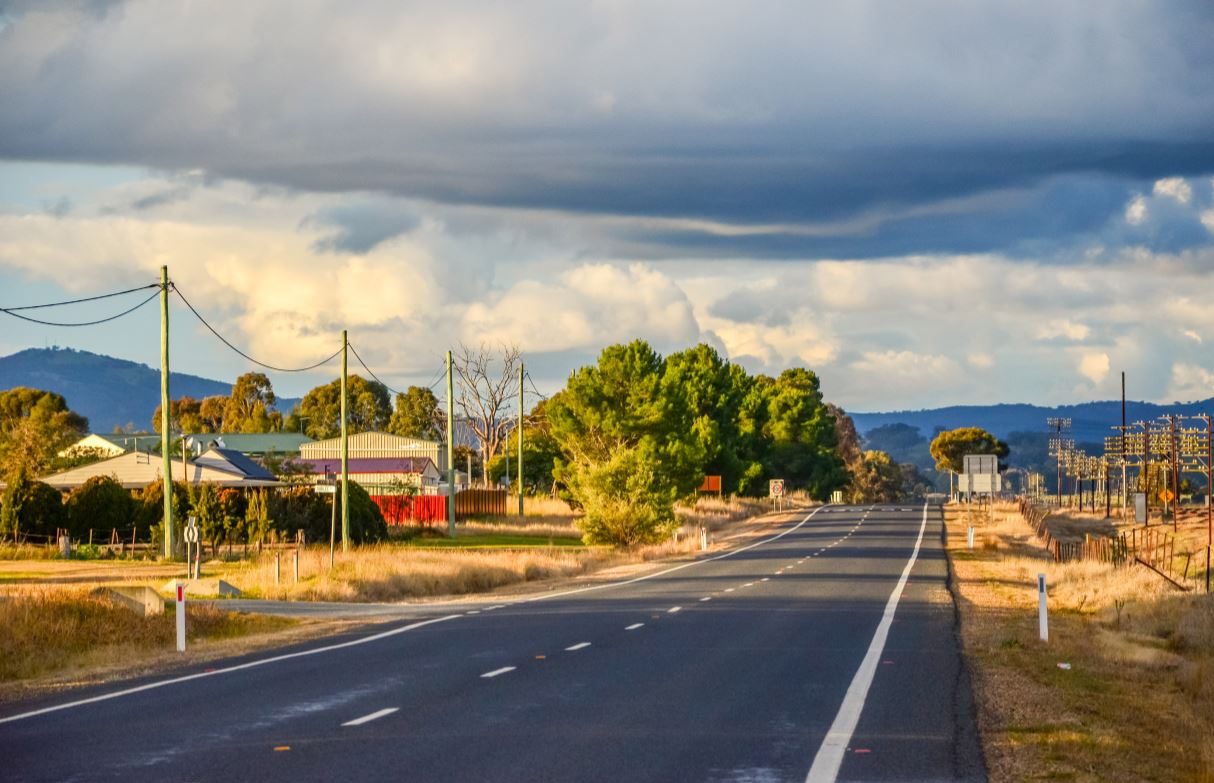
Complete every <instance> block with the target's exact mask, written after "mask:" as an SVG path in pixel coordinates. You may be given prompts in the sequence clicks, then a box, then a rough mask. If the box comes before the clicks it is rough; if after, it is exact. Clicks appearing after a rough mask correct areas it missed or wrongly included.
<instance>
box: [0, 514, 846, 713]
mask: <svg viewBox="0 0 1214 783" xmlns="http://www.w3.org/2000/svg"><path fill="white" fill-rule="evenodd" d="M828 506H829V504H827V505H823V506H818V507H817V508H815V509H814V510H813V511H811V512H809V513H808V514H807V515H806V516H805V518H804V519H802V520H801V521H800V522H798V523H797V524H795V525H793V526H792V527H790V528H788V529H787V530H783V531H781V532H779V533H777V534H776V535H774V536H772V537H771V538H765V539H763V540H762V541H756V542H755V543H753V544H750V545H749V546H744V547H741V548H739V549H732V550H730V551H728V552H724V553H722V554H719V555H715V556H713V557H709V558H705V559H703V560H693V561H692V562H690V563H684V564H682V565H677V566H674V567H673V568H667V569H666V570H664V571H655V572H654V573H652V574H645V575H644V576H638V577H634V578H632V579H626V580H624V581H622V582H607V583H605V584H601V585H590V586H588V587H579V588H577V589H575V590H565V591H563V592H560V593H545V594H544V595H538V596H534V597H532V598H524V599H520V600H518V601H512V602H510V603H509V604H506V606H514V605H515V604H527V603H532V602H534V601H547V600H550V599H552V598H560V597H562V596H566V595H575V594H577V593H586V592H590V591H591V590H604V589H606V588H608V587H623V586H624V585H631V584H636V583H637V582H644V581H646V580H648V579H654V578H656V577H659V576H665V575H666V574H672V573H674V572H675V571H682V570H683V569H684V568H691V567H692V566H697V565H703V564H704V563H711V562H713V561H715V560H724V559H725V558H727V557H733V556H734V555H738V554H741V553H742V552H747V551H749V550H751V549H754V548H755V547H759V546H763V545H764V544H770V543H771V542H772V541H777V540H779V539H781V538H783V537H784V536H786V535H788V534H789V533H792V532H794V531H796V530H800V529H801V527H802V526H804V525H805V523H806V522H808V521H809V520H811V519H813V518H814V516H815V515H816V514H817V513H818V512H819V511H821V510H822V509H824V508H827V507H828ZM463 616H464V615H458V614H451V615H446V616H444V617H436V618H434V619H432V620H422V621H421V622H417V623H410V624H409V625H404V626H401V627H400V628H393V629H392V630H390V631H384V632H383V633H378V634H375V635H373V636H367V637H365V638H362V639H352V640H351V641H348V642H342V643H340V644H331V645H327V646H325V647H317V648H315V649H312V650H301V651H300V652H296V653H288V654H287V655H276V656H273V657H271V658H262V659H261V660H257V661H249V662H248V663H242V664H239V665H237V666H227V667H225V668H222V669H215V670H214V671H209V672H198V673H197V674H187V675H185V676H184V677H173V678H171V679H168V680H158V681H156V682H149V683H147V684H145V685H139V686H136V687H134V688H125V689H123V690H120V691H114V692H113V693H105V694H102V695H100V696H92V697H89V698H87V699H77V700H76V701H69V702H66V703H64V704H56V705H54V706H52V707H43V708H42V709H38V710H32V711H30V712H23V713H19V714H17V715H10V716H8V717H7V718H0V725H3V724H5V723H13V722H15V721H19V720H25V719H26V718H33V717H36V716H38V715H46V714H47V713H51V712H58V711H59V710H67V709H72V708H73V707H83V706H84V705H86V704H96V703H97V702H102V701H109V700H110V699H117V698H120V697H122V696H129V695H131V694H134V693H141V692H143V691H150V690H154V689H156V688H163V687H164V686H166V685H178V684H180V683H183V682H190V681H191V680H199V679H202V678H203V677H217V676H219V675H221V674H230V673H232V672H236V671H242V670H244V669H252V668H255V667H257V666H265V665H267V664H271V663H278V662H279V661H286V660H290V659H292V658H302V657H305V656H308V655H318V654H320V653H325V652H330V651H332V650H341V649H344V648H346V647H355V646H357V645H360V644H368V643H370V642H377V641H379V640H380V639H387V638H389V637H391V636H395V635H396V634H399V633H404V632H406V631H412V630H414V629H417V628H422V627H424V626H427V625H433V624H434V623H441V622H445V621H447V620H454V619H456V618H458V617H463Z"/></svg>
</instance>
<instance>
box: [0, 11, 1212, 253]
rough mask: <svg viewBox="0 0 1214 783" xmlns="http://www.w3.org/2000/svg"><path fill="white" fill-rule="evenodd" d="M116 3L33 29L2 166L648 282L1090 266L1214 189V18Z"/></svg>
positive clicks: (3, 85)
mask: <svg viewBox="0 0 1214 783" xmlns="http://www.w3.org/2000/svg"><path fill="white" fill-rule="evenodd" d="M115 6H117V4H116V3H101V4H84V3H76V4H60V3H56V4H37V3H21V4H18V5H10V6H9V7H8V10H7V16H6V18H7V20H8V23H7V26H6V27H5V29H4V30H3V35H2V37H0V103H2V104H3V105H4V107H5V111H4V112H3V113H2V114H0V157H3V158H7V159H10V160H59V161H69V160H70V161H86V162H93V163H99V164H114V163H123V164H130V165H140V166H149V167H153V168H156V169H161V170H171V171H182V170H192V169H201V170H204V171H206V172H207V173H208V174H210V175H212V176H217V177H227V178H235V179H241V180H244V181H248V182H251V183H256V184H259V185H263V184H269V185H274V186H279V187H285V188H288V189H291V190H296V191H301V192H316V193H338V192H340V193H368V192H373V193H388V194H392V195H395V196H399V197H403V198H407V199H416V200H421V201H426V202H437V203H444V204H461V205H477V206H482V207H488V208H496V209H503V210H516V211H544V210H548V211H557V212H561V213H564V214H567V215H576V216H591V217H609V218H625V219H632V220H634V221H635V222H633V223H631V224H629V225H627V226H623V227H621V228H619V229H617V230H616V231H613V232H612V239H613V241H614V242H615V244H614V246H613V252H614V253H616V254H617V255H619V256H626V257H629V258H633V259H636V258H659V257H663V256H664V255H668V254H670V253H671V252H676V253H677V254H678V255H681V256H682V257H696V258H705V257H722V256H729V255H731V256H732V257H735V258H737V257H762V258H767V257H771V258H789V259H798V260H799V259H804V258H876V257H900V256H907V255H915V254H944V253H953V254H956V253H970V254H978V253H986V252H1001V253H1007V254H1011V255H1017V256H1034V255H1035V256H1040V255H1042V254H1043V253H1045V252H1049V253H1052V254H1057V255H1062V256H1065V255H1067V254H1068V253H1069V252H1070V251H1071V250H1072V249H1073V241H1074V239H1075V237H1076V236H1079V235H1082V236H1084V237H1087V236H1089V235H1093V236H1096V235H1100V234H1102V233H1103V232H1105V231H1106V230H1108V229H1107V226H1106V224H1108V223H1109V222H1110V221H1111V220H1113V219H1114V218H1117V219H1118V222H1120V223H1124V222H1125V221H1124V219H1122V218H1123V213H1124V210H1125V205H1126V203H1127V201H1128V200H1129V198H1130V197H1131V194H1132V193H1134V192H1138V191H1143V190H1145V189H1147V188H1150V187H1151V183H1154V182H1156V181H1159V182H1169V181H1171V180H1170V179H1169V178H1174V177H1190V176H1199V175H1201V176H1204V175H1208V174H1209V172H1210V171H1212V170H1214V140H1212V139H1211V137H1210V134H1209V133H1208V129H1209V128H1210V127H1211V126H1214V62H1211V61H1210V60H1209V58H1206V57H1204V56H1203V55H1204V53H1205V51H1206V49H1207V47H1208V41H1209V40H1210V39H1211V37H1214V12H1212V11H1211V10H1210V6H1209V5H1208V3H1205V2H1203V0H1187V1H1186V0H1182V1H1181V2H1179V3H1178V4H1177V5H1176V7H1174V8H1172V9H1171V10H1170V12H1169V13H1166V14H1165V13H1158V12H1157V11H1156V10H1155V9H1152V8H1149V7H1147V6H1139V5H1124V4H1119V5H1109V6H1108V7H1103V8H1101V9H1100V10H1099V11H1095V12H1093V11H1092V10H1091V8H1090V7H1089V4H1086V3H1082V2H1064V3H1061V4H1059V3H1056V2H1046V1H1045V0H1038V1H1037V2H1025V3H1018V4H1016V5H1015V6H1014V7H1010V8H1002V9H998V10H992V9H990V8H989V7H985V6H981V5H971V4H966V3H959V2H950V1H949V0H933V2H928V3H927V4H915V5H913V6H899V7H898V8H896V9H891V8H889V7H888V5H887V4H881V3H873V2H859V1H858V2H852V3H844V4H834V5H831V6H829V7H821V6H809V5H806V6H802V5H798V4H784V5H780V6H776V7H772V8H768V9H765V11H764V13H762V14H756V13H755V12H754V10H753V8H751V7H750V6H749V5H747V4H744V3H733V2H728V3H720V4H716V5H714V7H713V8H712V9H711V10H705V9H704V8H703V6H702V4H701V3H694V2H691V1H690V0H683V1H682V2H672V3H667V4H663V6H662V8H660V9H656V10H655V9H653V8H646V7H642V6H638V5H634V4H627V3H625V4H607V5H599V4H586V5H583V4H575V5H570V4H568V3H563V2H557V0H548V1H547V2H536V3H529V4H526V5H525V6H524V7H521V8H515V7H511V8H505V7H500V6H497V5H494V4H489V3H481V4H478V3H474V2H467V3H465V2H457V3H447V4H440V5H438V6H436V5H435V4H433V3H422V2H420V1H414V2H397V1H396V0H372V2H367V3H360V4H359V7H358V8H357V9H350V8H348V7H347V5H346V4H341V3H337V2H336V0H316V2H315V3H312V4H310V5H309V7H308V11H307V12H306V13H300V12H298V8H297V4H296V3H289V2H287V0H267V2H261V3H253V4H249V3H245V4H239V3H233V4H222V5H220V6H214V5H211V4H202V5H198V6H190V7H187V8H184V9H182V8H175V7H169V6H168V5H166V4H160V3H126V4H122V5H121V7H115ZM81 9H86V10H83V11H82V10H81ZM288 18H289V19H290V20H291V21H290V23H289V24H284V23H283V22H282V20H283V19H288ZM688 19H694V20H695V24H694V25H689V24H688V21H687V20H688ZM941 19H948V20H949V24H941V23H940V21H939V20H941ZM957 30H964V31H965V35H958V34H957V32H956V31H957ZM1161 40H1164V41H1168V44H1169V45H1168V47H1167V50H1166V51H1161V50H1160V47H1159V46H1158V43H1157V42H1158V41H1161ZM974 63H981V64H982V67H977V68H976V67H974ZM826 73H829V74H831V78H830V79H823V78H819V77H820V75H821V74H826ZM1097 82H1099V83H1101V84H1102V85H1105V87H1104V88H1103V89H1100V90H1093V89H1091V84H1093V83H1097ZM996 96H997V97H996ZM63 106H72V107H73V111H72V112H70V113H68V114H65V113H64V111H63V108H62V107H63ZM1161 187H1164V188H1165V190H1166V188H1167V187H1169V186H1166V185H1165V186H1161ZM1161 193H1164V191H1161ZM1157 197H1158V198H1163V199H1169V200H1171V201H1173V202H1175V201H1176V199H1175V198H1174V197H1173V196H1171V195H1166V194H1164V195H1158V196H1157ZM1194 200H1196V198H1195V199H1194ZM1151 211H1152V212H1153V209H1152V210H1151ZM655 220H657V221H659V222H657V223H655V222H653V221H655ZM660 221H671V222H666V223H662V222H660ZM371 223H372V224H373V225H361V226H351V225H350V224H349V223H346V224H341V225H340V226H338V227H337V228H338V230H337V231H336V232H335V233H334V234H333V235H331V236H330V237H329V238H327V239H322V240H321V242H322V247H331V248H332V249H334V250H341V251H344V250H349V251H352V252H365V251H366V250H367V249H370V248H372V247H374V246H375V245H376V243H377V242H378V241H385V240H386V239H389V238H391V237H394V236H396V235H395V234H391V233H386V232H390V231H392V229H393V227H392V226H385V225H383V224H379V223H377V222H376V221H374V220H372V221H371ZM1198 225H1199V224H1198ZM1206 236H1207V237H1208V234H1207V235H1206ZM1143 241H1144V242H1146V243H1147V245H1148V246H1150V247H1152V248H1154V249H1165V248H1164V245H1154V244H1151V242H1153V241H1159V242H1161V243H1171V244H1167V246H1166V249H1169V250H1175V249H1178V248H1179V246H1180V244H1181V243H1189V244H1190V245H1191V244H1192V243H1193V242H1196V241H1198V240H1196V239H1195V238H1194V237H1193V235H1192V234H1189V233H1183V234H1179V235H1174V234H1173V233H1170V232H1167V231H1165V232H1162V233H1161V234H1160V235H1159V236H1158V238H1157V239H1154V238H1152V236H1147V237H1145V238H1143ZM1203 241H1208V238H1207V240H1203ZM325 242H328V243H330V244H328V245H326V244H324V243H325ZM1043 248H1044V250H1043Z"/></svg>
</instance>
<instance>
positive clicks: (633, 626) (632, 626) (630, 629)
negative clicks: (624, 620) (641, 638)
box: [624, 623, 645, 631]
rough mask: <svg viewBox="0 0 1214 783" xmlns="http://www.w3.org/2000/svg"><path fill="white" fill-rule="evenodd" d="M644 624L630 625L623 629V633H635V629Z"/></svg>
mask: <svg viewBox="0 0 1214 783" xmlns="http://www.w3.org/2000/svg"><path fill="white" fill-rule="evenodd" d="M644 624H645V623H633V624H632V625H629V626H627V627H625V628H624V630H625V631H635V630H636V629H638V628H640V627H641V626H642V625H644Z"/></svg>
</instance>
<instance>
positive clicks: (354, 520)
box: [269, 481, 388, 544]
mask: <svg viewBox="0 0 1214 783" xmlns="http://www.w3.org/2000/svg"><path fill="white" fill-rule="evenodd" d="M330 498H331V499H333V500H335V501H336V502H337V503H341V495H340V494H338V495H330V496H327V497H326V496H324V495H318V494H316V493H315V492H313V491H312V489H311V488H305V487H298V488H293V489H288V490H280V491H278V492H276V493H274V494H273V495H272V496H271V499H270V503H269V516H270V519H271V520H272V522H273V527H274V529H275V530H278V531H280V532H281V533H282V534H284V535H286V536H292V535H294V534H295V531H296V530H303V531H304V535H305V536H307V538H308V540H309V541H328V540H329V528H330V525H331V524H332V516H331V515H332V513H333V510H332V507H331V506H330V505H329V503H330ZM340 517H341V511H340V506H339V508H338V519H337V538H338V540H340V539H341V518H340ZM387 537H388V523H387V522H386V521H384V515H383V513H382V512H381V511H380V510H379V506H377V505H376V504H375V501H373V500H371V496H370V495H368V494H367V491H366V490H365V489H363V488H362V487H361V486H359V484H358V483H357V482H355V481H351V482H350V540H351V541H352V542H354V543H355V544H370V543H374V542H376V541H383V540H384V539H386V538H387Z"/></svg>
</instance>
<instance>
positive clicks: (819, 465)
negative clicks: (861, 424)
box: [741, 367, 848, 499]
mask: <svg viewBox="0 0 1214 783" xmlns="http://www.w3.org/2000/svg"><path fill="white" fill-rule="evenodd" d="M741 420H742V427H741V429H742V432H743V435H744V438H745V440H746V442H747V453H748V456H750V458H751V471H750V473H749V474H748V475H747V483H746V491H748V492H749V493H751V494H761V493H762V492H765V491H766V486H765V485H764V484H763V483H762V480H763V479H766V478H782V479H784V481H785V486H787V487H792V488H801V489H805V490H806V491H807V492H809V494H810V496H811V497H814V498H818V499H826V498H828V497H830V493H831V492H832V491H834V490H836V489H842V488H843V487H844V485H846V484H847V481H848V474H847V468H846V466H845V465H844V463H843V459H842V457H840V455H839V451H838V440H837V436H836V434H835V419H834V417H833V416H832V415H831V414H830V411H829V410H828V409H827V407H826V404H825V403H824V402H823V399H822V392H821V390H820V388H819V382H818V376H817V375H816V374H815V373H813V372H811V371H810V370H806V369H803V368H800V367H797V368H793V369H789V370H785V371H784V372H782V373H780V375H779V377H777V378H775V379H774V380H773V379H771V378H767V377H766V376H759V377H758V378H756V379H755V382H754V384H753V385H752V387H751V390H750V394H749V395H748V396H747V398H746V399H745V400H744V401H743V405H742V417H741ZM756 463H757V464H759V465H761V470H760V471H758V475H755V473H756V471H754V465H755V464H756Z"/></svg>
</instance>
